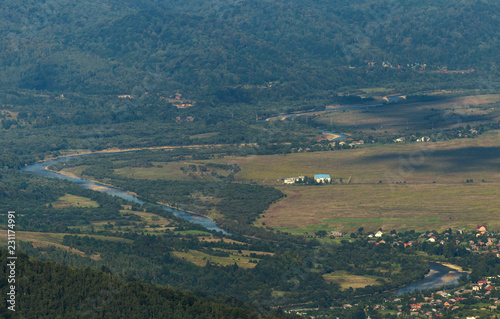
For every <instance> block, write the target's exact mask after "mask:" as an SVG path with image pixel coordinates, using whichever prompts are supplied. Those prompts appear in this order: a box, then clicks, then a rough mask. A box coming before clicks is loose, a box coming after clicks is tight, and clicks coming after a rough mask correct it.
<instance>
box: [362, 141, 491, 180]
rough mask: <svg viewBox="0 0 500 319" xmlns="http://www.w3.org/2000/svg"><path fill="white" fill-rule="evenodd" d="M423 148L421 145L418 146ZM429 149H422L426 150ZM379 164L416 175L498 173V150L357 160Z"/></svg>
mask: <svg viewBox="0 0 500 319" xmlns="http://www.w3.org/2000/svg"><path fill="white" fill-rule="evenodd" d="M422 145H424V144H422ZM428 146H430V145H426V147H428ZM379 161H391V162H396V163H397V164H396V165H404V166H407V167H408V168H410V167H411V168H412V169H414V170H416V171H435V172H442V173H446V172H461V171H462V172H470V171H495V172H497V171H498V170H500V146H495V147H466V148H460V149H452V150H440V149H422V150H416V151H412V152H404V153H389V154H382V155H375V156H366V157H362V158H359V159H358V160H357V162H358V163H359V164H364V165H369V164H370V163H374V162H379Z"/></svg>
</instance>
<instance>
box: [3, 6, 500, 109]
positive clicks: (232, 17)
mask: <svg viewBox="0 0 500 319" xmlns="http://www.w3.org/2000/svg"><path fill="white" fill-rule="evenodd" d="M498 11H499V8H498V2H496V1H494V0H481V1H465V2H464V1H463V2H449V1H431V0H426V1H405V2H403V3H399V2H393V1H382V2H380V1H365V0H363V1H362V0H357V1H349V2H345V1H312V0H310V1H265V0H262V1H216V2H214V1H185V2H180V1H167V2H160V1H141V2H139V3H136V2H132V1H127V2H117V1H113V0H109V1H105V2H101V3H99V4H96V3H93V2H89V1H84V2H75V1H69V2H64V3H63V2H60V1H46V2H43V3H40V2H36V1H29V2H28V3H26V2H23V3H21V2H19V1H14V0H12V1H8V3H6V4H5V5H4V6H3V8H2V10H1V11H0V16H1V19H0V21H1V24H0V28H1V29H2V30H3V32H2V33H3V34H6V35H7V36H6V37H3V38H2V40H1V43H0V48H1V54H2V58H1V59H0V60H1V61H2V62H1V64H2V65H1V67H2V72H1V77H0V79H1V82H2V84H3V86H4V87H11V88H18V87H23V88H26V89H37V90H48V91H66V92H75V91H77V92H85V93H92V94H95V93H107V94H132V95H137V94H139V95H140V94H143V93H144V92H145V91H149V92H155V93H156V92H159V93H162V94H168V95H171V94H174V93H176V92H178V91H181V92H182V93H185V94H186V95H188V96H191V97H192V98H196V99H204V100H211V99H212V100H216V101H220V102H229V101H238V102H248V101H250V100H254V101H256V100H266V99H284V98H285V97H288V98H289V99H300V98H301V96H307V97H308V98H309V99H310V98H314V97H315V96H317V95H318V94H319V95H324V96H328V95H331V94H332V92H334V91H336V90H338V89H342V88H344V89H345V88H349V87H363V86H364V87H367V86H371V85H374V84H376V85H381V84H382V85H387V86H398V87H400V88H403V87H405V88H410V87H411V88H413V89H415V88H419V89H423V88H427V89H435V88H438V87H439V86H446V87H448V88H450V87H452V86H456V87H458V86H460V87H462V88H464V87H466V86H470V87H473V88H475V89H476V88H478V87H477V85H478V83H477V81H478V80H479V79H481V78H483V79H487V78H488V74H491V73H492V72H493V73H495V72H497V71H496V70H495V68H494V65H493V64H494V63H495V62H497V61H498V52H499V50H498V49H499V43H500V42H499V39H498V34H497V33H496V32H495V30H497V29H498V27H499V20H498V16H497V15H495V14H494V12H498ZM372 61H373V62H374V64H373V65H372V64H370V63H371V62H372ZM382 62H386V63H389V65H391V66H393V67H394V68H391V67H383V66H382ZM385 65H387V64H385ZM398 65H399V66H401V67H400V68H398ZM345 66H348V67H352V68H344V67H345ZM354 67H355V68H354ZM420 68H423V70H425V71H422V72H416V71H415V70H416V69H420ZM443 69H449V70H469V69H474V70H475V71H476V72H474V73H473V74H463V75H462V74H454V75H451V74H441V73H439V72H436V71H439V70H443ZM451 80H453V81H451ZM480 85H482V84H480Z"/></svg>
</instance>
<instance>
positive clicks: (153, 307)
mask: <svg viewBox="0 0 500 319" xmlns="http://www.w3.org/2000/svg"><path fill="white" fill-rule="evenodd" d="M7 256H8V254H7V251H5V250H2V251H0V261H1V264H2V271H3V273H6V272H7V270H6V265H7ZM16 262H17V264H18V268H17V270H18V271H19V272H20V273H21V274H22V278H21V277H20V278H19V281H18V282H17V289H18V292H17V293H18V296H22V298H18V301H17V302H18V304H17V305H16V307H15V309H16V312H11V311H8V310H7V309H6V308H5V307H1V308H0V316H2V318H179V319H180V318H186V319H187V318H189V319H191V318H200V319H206V318H286V317H289V318H291V317H292V316H287V315H285V314H283V313H280V311H277V310H275V311H272V310H269V311H268V312H269V314H268V315H263V314H261V313H259V312H258V311H256V310H255V309H252V308H249V307H246V306H245V305H243V304H242V303H241V302H239V301H237V300H235V299H234V298H226V299H223V298H220V297H209V296H206V295H205V296H204V297H200V296H195V295H194V294H192V293H187V292H181V291H179V290H174V289H170V288H161V287H157V286H152V285H151V284H148V283H145V282H143V281H137V280H131V281H125V280H122V279H119V278H116V277H115V276H113V275H111V274H110V273H109V271H108V272H102V271H97V270H91V269H89V268H86V269H75V268H70V267H68V266H62V265H57V264H54V263H52V262H41V261H39V260H36V259H32V258H29V257H28V256H27V255H25V254H20V255H19V256H18V259H17V261H16ZM8 289H9V285H8V284H7V279H6V278H2V279H1V280H0V290H1V291H2V294H3V295H6V294H7V293H8V292H9V290H8ZM273 312H274V314H272V313H273Z"/></svg>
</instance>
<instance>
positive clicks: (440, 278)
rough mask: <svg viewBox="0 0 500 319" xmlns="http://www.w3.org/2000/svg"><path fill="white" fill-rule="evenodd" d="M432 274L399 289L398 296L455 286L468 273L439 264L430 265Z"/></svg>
mask: <svg viewBox="0 0 500 319" xmlns="http://www.w3.org/2000/svg"><path fill="white" fill-rule="evenodd" d="M429 266H430V272H429V274H428V275H427V276H426V277H425V278H424V279H422V280H420V281H417V282H414V283H412V284H409V285H408V286H406V287H403V288H401V289H399V290H398V291H397V292H396V296H400V295H403V294H405V293H407V292H410V293H411V292H414V291H422V290H429V289H435V288H441V287H444V286H454V285H456V284H458V279H459V278H460V276H462V275H464V274H467V273H466V272H459V271H456V270H454V269H451V268H449V267H446V266H444V265H441V264H438V263H432V262H431V263H429Z"/></svg>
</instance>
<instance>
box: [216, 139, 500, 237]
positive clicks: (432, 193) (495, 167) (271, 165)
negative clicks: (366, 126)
mask: <svg viewBox="0 0 500 319" xmlns="http://www.w3.org/2000/svg"><path fill="white" fill-rule="evenodd" d="M225 160H226V161H227V162H228V163H233V162H235V163H238V165H239V166H240V167H241V168H242V171H241V172H239V173H238V174H236V177H237V178H239V179H240V180H242V181H248V180H251V181H257V182H260V183H264V184H268V185H273V186H276V187H278V188H279V189H280V190H282V191H283V192H284V193H285V194H286V195H287V197H286V198H284V199H283V200H281V201H280V202H278V203H275V204H274V205H272V206H271V207H270V208H269V210H268V211H266V212H265V214H264V216H265V217H263V218H261V219H259V220H258V225H262V223H265V225H266V226H267V227H272V228H276V229H280V230H283V231H289V232H292V233H305V232H308V233H311V232H314V231H316V230H337V231H353V230H356V229H357V228H359V227H361V226H363V227H364V228H365V229H367V230H374V229H378V228H382V229H386V230H388V229H400V230H401V229H417V230H424V229H436V230H442V229H447V228H449V227H461V228H469V229H472V228H474V227H475V226H476V225H478V224H487V225H489V226H491V227H494V228H500V214H499V213H500V132H496V131H495V132H489V133H486V134H484V135H482V136H480V137H478V138H475V139H457V140H451V141H444V142H436V143H412V144H402V145H397V144H391V145H381V146H376V147H365V148H360V149H354V150H344V151H332V152H316V153H297V154H289V155H287V156H282V155H272V156H250V157H240V158H237V157H233V158H226V159H225ZM318 173H323V174H330V175H331V176H332V177H333V178H334V184H333V185H324V186H302V185H287V186H285V185H283V184H282V183H281V181H278V179H281V178H284V177H291V176H298V175H308V176H312V175H314V174H318ZM340 178H342V179H343V182H342V183H340ZM468 179H469V180H470V179H472V180H473V183H466V180H468ZM347 181H350V183H349V184H347ZM380 182H381V183H380ZM256 224H257V223H256Z"/></svg>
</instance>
